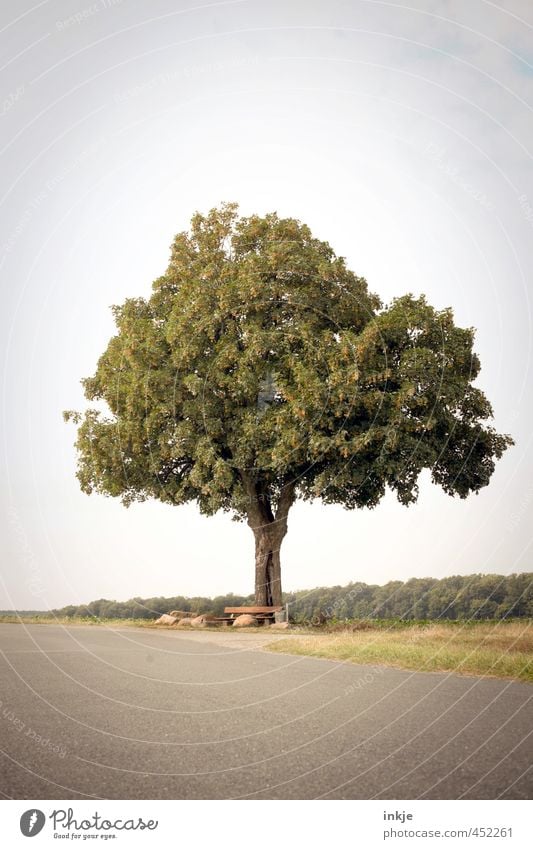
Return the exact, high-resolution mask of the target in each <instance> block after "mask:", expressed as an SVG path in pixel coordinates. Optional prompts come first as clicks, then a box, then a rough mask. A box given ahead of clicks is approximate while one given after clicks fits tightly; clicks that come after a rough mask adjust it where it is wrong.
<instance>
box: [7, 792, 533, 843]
mask: <svg viewBox="0 0 533 849" xmlns="http://www.w3.org/2000/svg"><path fill="white" fill-rule="evenodd" d="M531 813H532V812H531V808H530V803H529V802H527V801H515V800H512V801H511V800H510V801H497V802H494V801H437V800H433V801H411V802H409V801H405V802H398V801H391V802H387V801H376V800H372V801H361V800H355V801H352V800H346V801H321V802H316V801H307V800H306V801H193V800H179V801H168V800H152V801H150V800H136V801H128V800H103V801H85V800H82V801H57V800H54V801H46V800H44V801H43V800H32V801H28V800H22V801H17V800H6V801H1V802H0V826H1V834H2V845H3V846H6V847H12V846H27V845H28V844H27V841H28V839H32V838H35V841H36V842H35V844H33V845H35V846H36V847H37V846H51V845H54V846H58V845H60V844H61V843H65V842H66V841H71V842H75V843H78V844H82V843H83V844H85V845H87V844H88V843H90V844H92V845H95V844H96V845H100V846H101V845H102V842H105V843H107V845H112V846H120V847H124V849H126V847H127V846H147V847H148V846H155V845H165V846H166V845H175V844H176V845H177V844H179V843H184V842H185V841H187V843H188V846H189V847H196V846H198V847H201V849H203V847H206V846H211V845H213V846H214V845H215V842H216V843H217V844H218V843H219V842H224V843H226V844H229V845H231V844H232V843H233V842H235V841H237V842H239V843H241V842H242V841H243V840H244V841H246V842H248V841H249V842H251V843H252V844H253V846H254V849H263V847H265V849H266V847H271V846H272V845H275V844H276V843H281V844H282V845H284V844H287V843H292V844H295V845H300V846H301V845H303V844H305V846H306V849H307V847H317V849H324V847H325V846H328V847H329V846H332V845H335V843H338V844H339V845H342V847H343V849H344V847H354V849H355V847H364V849H367V847H374V846H383V845H386V846H397V847H402V846H404V847H411V846H420V847H423V846H429V845H431V846H435V847H438V846H450V847H457V849H459V848H460V847H462V846H464V847H475V846H486V847H497V846H504V847H506V846H508V847H510V849H511V847H512V849H526V847H528V849H529V847H531V846H532V845H533V838H532V829H531V824H530V821H531ZM117 841H118V842H117Z"/></svg>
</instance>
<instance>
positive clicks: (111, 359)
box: [65, 204, 512, 604]
mask: <svg viewBox="0 0 533 849" xmlns="http://www.w3.org/2000/svg"><path fill="white" fill-rule="evenodd" d="M152 288H153V291H152V294H151V296H150V298H149V299H147V300H146V299H144V298H131V299H128V300H126V301H125V302H124V304H122V305H121V306H116V307H114V308H113V312H114V316H115V321H116V326H117V333H116V335H115V336H113V337H112V339H111V340H110V342H109V344H108V346H107V349H106V351H105V352H104V353H103V355H102V356H101V357H100V360H99V361H98V366H97V369H96V373H95V375H94V376H93V377H90V378H87V379H85V380H84V381H83V385H84V389H85V394H86V397H87V398H88V399H89V400H90V401H102V402H105V406H106V408H107V411H108V412H106V413H103V412H102V411H101V410H97V409H94V408H92V409H88V410H87V411H86V412H85V413H84V414H83V415H80V414H78V413H66V414H65V415H66V417H67V418H69V417H73V418H74V420H75V421H76V423H77V424H79V429H78V438H77V450H78V460H79V463H78V478H79V481H80V485H81V488H82V490H83V491H84V492H86V493H91V492H93V491H96V492H99V493H104V494H106V495H111V496H118V497H120V498H121V499H122V501H123V502H124V504H126V505H128V504H130V503H131V502H132V501H133V500H144V499H146V498H149V497H152V498H158V499H159V500H160V501H163V502H166V503H170V504H184V503H186V502H188V501H195V502H196V503H197V504H198V507H199V509H200V510H201V511H202V513H205V514H207V515H211V514H214V513H216V512H217V511H218V510H226V511H231V512H232V514H233V516H234V518H236V519H246V520H247V521H248V523H249V525H250V526H251V528H252V529H253V531H254V534H255V539H256V599H257V603H275V604H277V603H279V601H280V599H281V577H280V561H279V548H280V545H281V542H282V540H283V537H284V535H285V533H286V530H287V515H288V512H289V509H290V506H291V505H292V504H293V502H294V501H295V499H297V498H302V499H315V498H320V499H322V501H323V502H325V503H337V504H342V505H344V506H345V507H346V508H350V509H351V508H355V507H374V506H375V505H376V504H377V503H378V502H379V501H380V499H381V498H382V496H383V495H384V493H385V491H386V488H387V487H390V488H391V489H392V490H394V491H395V492H396V494H397V496H398V498H399V500H400V501H401V502H402V503H403V504H410V503H412V502H414V501H415V500H416V498H417V494H418V478H419V475H420V473H421V471H422V470H423V469H430V470H431V475H432V479H433V481H434V482H435V483H437V484H440V486H442V487H443V489H444V490H445V491H446V492H447V493H449V494H450V495H459V496H460V497H461V498H464V497H466V496H467V495H468V494H469V493H470V492H477V491H478V490H479V489H480V488H481V487H483V486H485V485H486V484H488V482H489V480H490V477H491V475H492V472H493V471H494V463H495V459H497V458H499V457H500V456H501V455H502V453H503V451H504V450H505V448H506V447H507V446H508V445H510V444H511V443H512V440H511V439H510V437H508V436H504V435H500V434H498V433H497V432H496V431H495V430H494V429H493V428H492V427H491V426H490V425H488V424H487V420H488V419H490V417H491V415H492V410H491V406H490V404H489V402H488V400H487V398H486V397H485V395H484V394H483V392H482V391H481V390H480V389H479V388H477V387H475V386H474V385H473V381H474V380H475V378H476V377H477V375H478V372H479V369H480V364H479V360H478V357H477V356H476V354H475V353H474V352H473V341H474V331H473V330H472V329H471V328H467V329H464V328H459V327H456V326H455V324H454V321H453V314H452V311H451V310H450V309H445V310H440V311H438V310H435V309H434V308H433V307H431V306H430V305H429V304H428V303H427V302H426V300H425V298H424V297H418V298H417V297H414V296H413V295H410V294H409V295H404V296H403V297H400V298H398V299H396V300H394V301H393V302H392V303H391V304H390V305H389V306H386V307H383V306H382V304H381V302H380V300H379V298H378V297H377V296H376V295H374V294H372V293H371V292H369V291H368V287H367V283H366V280H365V279H364V278H362V277H358V276H357V275H355V274H354V273H353V272H352V271H350V270H349V269H348V268H347V267H346V264H345V261H344V259H343V258H342V257H338V256H336V255H335V253H334V252H333V250H332V248H331V247H330V246H329V244H328V243H327V242H323V241H320V240H319V239H316V238H314V237H313V235H312V234H311V231H310V230H309V228H308V227H307V226H306V225H304V224H301V223H300V222H299V221H296V220H294V219H290V218H289V219H283V218H279V217H278V215H277V214H276V213H272V214H269V215H266V216H264V217H260V216H257V215H252V216H250V217H248V218H239V216H238V210H237V206H236V205H235V204H226V205H223V206H222V207H221V208H219V209H213V210H211V211H210V212H209V213H208V214H207V215H201V214H200V213H196V214H195V215H194V216H193V218H192V221H191V229H190V232H188V233H187V232H183V233H179V234H178V235H177V236H176V238H175V239H174V242H173V245H172V250H171V256H170V263H169V266H168V269H167V271H166V273H165V274H164V275H163V276H162V277H160V278H159V279H157V280H156V281H155V282H154V283H153V287H152Z"/></svg>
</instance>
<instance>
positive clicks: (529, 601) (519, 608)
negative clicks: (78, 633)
mask: <svg viewBox="0 0 533 849" xmlns="http://www.w3.org/2000/svg"><path fill="white" fill-rule="evenodd" d="M283 603H284V604H289V612H290V617H291V619H292V620H293V621H295V622H302V623H305V622H315V623H321V622H326V621H340V622H342V621H344V620H348V619H406V620H409V619H418V620H420V619H452V620H453V619H504V618H508V617H509V618H515V617H531V616H533V573H531V572H522V573H518V574H512V575H492V574H474V575H452V576H450V577H447V578H441V579H437V578H411V579H410V580H408V581H389V582H388V583H387V584H384V585H382V586H379V585H376V584H363V583H360V582H357V583H349V584H347V585H346V586H334V587H317V588H315V589H312V590H298V591H296V592H290V593H284V594H283ZM250 604H254V595H253V594H251V595H247V596H244V595H235V594H233V593H229V594H228V595H220V596H216V597H215V598H207V597H204V596H194V597H187V596H172V597H170V598H165V597H162V596H159V597H153V598H140V597H136V598H132V599H129V600H128V601H115V600H110V599H105V598H101V599H97V600H95V601H91V602H90V603H89V604H82V605H74V604H70V605H67V606H66V607H62V608H58V609H55V610H52V611H50V615H51V616H58V617H60V616H67V617H80V616H81V617H87V616H90V617H96V618H101V619H104V618H117V619H155V618H157V617H159V616H160V615H161V614H162V613H169V612H170V611H171V610H181V611H190V612H194V613H212V614H215V615H221V614H222V613H223V611H224V608H225V607H230V606H231V607H238V606H240V605H250Z"/></svg>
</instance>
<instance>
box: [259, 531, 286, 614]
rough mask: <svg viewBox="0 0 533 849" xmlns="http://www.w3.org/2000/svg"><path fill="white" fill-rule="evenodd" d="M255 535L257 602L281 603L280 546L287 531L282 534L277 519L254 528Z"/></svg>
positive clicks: (265, 603)
mask: <svg viewBox="0 0 533 849" xmlns="http://www.w3.org/2000/svg"><path fill="white" fill-rule="evenodd" d="M254 536H255V603H256V604H257V605H261V606H264V605H268V606H269V607H272V606H277V605H280V604H281V559H280V551H279V550H280V547H281V543H282V541H283V537H284V536H285V532H283V533H282V534H280V532H279V530H278V529H277V527H276V520H274V521H273V522H271V523H270V525H267V526H263V527H261V528H257V529H255V530H254Z"/></svg>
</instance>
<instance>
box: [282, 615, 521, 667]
mask: <svg viewBox="0 0 533 849" xmlns="http://www.w3.org/2000/svg"><path fill="white" fill-rule="evenodd" d="M366 625H367V627H365V628H363V629H361V630H339V631H337V632H333V633H331V632H329V633H317V632H312V633H308V634H305V635H301V636H300V635H298V636H296V635H295V636H291V637H290V639H287V640H280V641H277V642H275V643H272V644H271V645H269V646H267V648H268V649H269V650H270V651H274V652H281V653H285V654H298V655H307V656H309V657H324V658H329V659H331V660H338V661H344V662H350V663H369V664H374V665H376V664H378V665H379V664H382V665H384V666H396V667H400V668H401V669H416V670H418V671H424V672H440V671H445V672H456V673H459V674H468V675H488V676H495V677H499V678H514V679H520V680H523V681H532V682H533V627H532V626H533V621H532V620H524V621H520V622H517V621H514V622H501V621H500V622H490V623H487V622H465V623H461V622H454V623H453V624H444V623H429V624H423V625H420V624H415V625H412V624H406V623H403V624H402V626H401V627H395V626H394V624H393V623H391V624H390V625H389V626H388V627H387V626H386V625H385V624H384V623H380V624H379V625H377V626H376V627H373V626H372V624H371V623H366Z"/></svg>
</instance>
